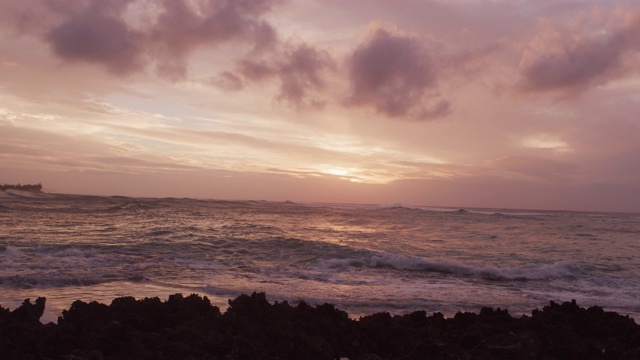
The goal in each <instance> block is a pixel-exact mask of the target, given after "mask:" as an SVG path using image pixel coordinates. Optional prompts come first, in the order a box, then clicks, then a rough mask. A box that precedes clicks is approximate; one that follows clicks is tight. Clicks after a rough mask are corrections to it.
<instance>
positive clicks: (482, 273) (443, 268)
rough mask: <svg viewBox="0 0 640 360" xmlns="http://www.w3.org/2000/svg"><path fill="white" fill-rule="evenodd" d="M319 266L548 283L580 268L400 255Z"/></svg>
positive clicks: (562, 263)
mask: <svg viewBox="0 0 640 360" xmlns="http://www.w3.org/2000/svg"><path fill="white" fill-rule="evenodd" d="M319 266H320V267H322V268H326V269H339V268H344V267H368V268H388V269H393V270H402V271H415V272H424V273H430V272H434V273H440V274H451V275H461V276H471V277H480V278H484V279H487V280H520V281H526V280H547V279H557V278H569V277H574V276H575V272H576V270H577V267H576V266H575V265H573V264H572V263H570V262H568V261H558V262H554V263H551V264H543V265H536V266H526V267H521V268H512V267H498V266H480V267H476V266H473V265H470V264H465V263H462V262H459V261H455V260H449V259H443V260H429V259H425V258H421V257H412V256H406V255H397V254H376V255H371V256H365V257H361V258H350V259H327V260H320V261H319Z"/></svg>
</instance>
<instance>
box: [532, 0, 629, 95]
mask: <svg viewBox="0 0 640 360" xmlns="http://www.w3.org/2000/svg"><path fill="white" fill-rule="evenodd" d="M639 38H640V8H635V9H618V10H617V11H615V10H614V11H606V10H597V11H594V12H592V13H591V14H590V15H589V16H588V17H582V18H579V19H578V20H577V21H574V22H573V23H570V24H569V26H565V27H562V26H560V25H559V24H557V23H554V22H551V21H542V22H541V25H540V27H539V29H538V34H537V35H536V36H535V38H534V39H533V40H532V41H531V42H530V43H529V45H528V46H527V49H526V50H525V52H524V54H523V57H522V60H521V62H520V74H521V83H520V86H521V89H522V90H523V91H525V92H542V91H550V90H559V91H564V92H569V93H576V92H578V93H579V92H581V91H584V90H585V89H587V88H588V87H590V86H592V85H594V84H603V83H607V82H610V81H612V80H615V79H618V78H620V77H622V76H623V74H625V72H626V71H628V70H630V69H629V66H628V63H627V61H628V59H629V58H630V57H631V56H633V55H637V54H638V52H639V51H640V41H638V39H639Z"/></svg>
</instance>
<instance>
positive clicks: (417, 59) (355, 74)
mask: <svg viewBox="0 0 640 360" xmlns="http://www.w3.org/2000/svg"><path fill="white" fill-rule="evenodd" d="M348 67H349V80H350V84H351V89H350V94H349V96H348V98H347V99H346V102H345V104H346V105H347V106H359V107H372V108H373V109H375V110H376V111H377V112H378V113H381V114H384V115H387V116H390V117H395V118H412V119H416V120H427V119H432V118H436V117H442V116H445V115H447V114H448V113H449V111H450V106H449V103H448V102H447V101H446V100H442V99H440V100H437V101H435V104H431V103H433V102H434V99H435V98H436V97H437V81H436V77H437V68H436V65H435V64H434V60H433V58H432V56H431V53H430V51H429V49H428V47H427V46H426V45H425V44H424V43H423V42H421V41H420V40H419V39H417V38H415V37H412V36H408V35H403V34H396V33H394V32H392V31H390V30H387V29H385V28H382V27H379V28H377V29H375V30H374V31H373V33H372V34H371V36H370V38H369V39H368V40H367V41H366V42H365V43H364V44H362V45H361V46H360V47H358V48H357V49H356V50H355V51H354V52H353V54H352V55H351V57H350V58H349V59H348ZM428 103H429V104H428Z"/></svg>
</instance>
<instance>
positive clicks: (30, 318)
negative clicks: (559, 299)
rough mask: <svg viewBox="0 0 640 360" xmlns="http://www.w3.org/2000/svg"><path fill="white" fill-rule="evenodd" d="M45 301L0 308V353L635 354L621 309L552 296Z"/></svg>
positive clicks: (637, 347) (637, 335)
mask: <svg viewBox="0 0 640 360" xmlns="http://www.w3.org/2000/svg"><path fill="white" fill-rule="evenodd" d="M44 305H45V300H44V298H38V299H37V300H36V302H35V304H32V303H31V302H30V301H29V300H25V302H24V303H23V304H22V306H20V307H19V308H17V309H15V310H14V311H9V310H7V309H3V308H1V307H0V354H1V358H2V359H43V358H48V359H133V358H136V359H228V360H230V359H339V358H341V357H346V358H349V359H351V360H358V359H360V360H367V359H368V360H372V359H375V360H379V359H639V358H640V327H639V326H638V325H637V324H636V323H635V321H634V320H633V319H631V318H629V317H628V316H621V315H619V314H616V313H613V312H605V311H604V310H603V309H601V308H599V307H591V308H588V309H584V308H581V307H579V306H578V305H577V304H576V303H575V302H566V303H563V304H556V303H553V302H551V303H550V304H549V305H548V306H545V307H544V308H543V309H542V310H534V311H533V312H532V315H531V316H530V317H529V316H521V317H518V318H515V317H512V316H511V315H509V313H508V312H507V311H506V310H501V309H500V308H498V309H492V308H486V307H485V308H482V309H481V310H480V312H479V313H478V314H476V313H458V314H456V315H455V316H454V317H453V318H450V319H446V318H445V317H444V316H443V315H442V314H440V313H435V314H433V315H431V316H427V314H426V313H425V312H424V311H417V312H414V313H411V314H407V315H402V316H399V315H396V316H392V315H390V314H388V313H378V314H373V315H370V316H365V317H362V318H360V319H359V320H353V319H350V318H349V317H348V315H347V313H345V312H344V311H341V310H338V309H336V308H335V307H334V306H333V305H329V304H324V305H318V306H310V305H308V304H307V303H305V302H300V303H299V304H298V305H296V306H291V305H289V304H288V303H287V302H282V303H278V302H276V303H273V304H271V303H269V302H268V301H267V300H266V296H265V294H264V293H254V294H252V295H241V296H239V297H238V298H236V299H235V300H230V301H229V308H228V310H227V311H226V312H225V313H224V314H221V313H220V310H219V309H218V308H217V307H215V306H212V305H211V303H210V302H209V300H208V299H207V298H206V297H200V296H198V295H190V296H187V297H183V296H182V295H180V294H176V295H172V296H170V297H169V299H168V300H167V301H161V300H160V299H158V298H145V299H141V300H136V299H134V298H132V297H123V298H118V299H115V300H113V302H112V303H111V304H110V305H104V304H99V303H97V302H91V303H85V302H82V301H76V302H74V303H73V304H72V305H71V307H70V308H69V310H65V311H63V313H62V316H61V317H60V318H59V319H58V323H57V324H47V325H42V324H40V322H39V321H38V319H39V318H40V316H42V313H43V311H44Z"/></svg>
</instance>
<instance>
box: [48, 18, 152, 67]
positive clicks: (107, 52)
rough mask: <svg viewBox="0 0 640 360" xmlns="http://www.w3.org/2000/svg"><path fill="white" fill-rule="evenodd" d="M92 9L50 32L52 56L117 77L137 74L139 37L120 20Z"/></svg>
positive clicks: (139, 35) (139, 49)
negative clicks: (101, 67)
mask: <svg viewBox="0 0 640 360" xmlns="http://www.w3.org/2000/svg"><path fill="white" fill-rule="evenodd" d="M97 8H99V7H97V6H95V7H92V9H97ZM92 9H90V10H88V11H87V12H86V13H85V14H83V15H82V16H77V17H72V18H70V19H69V20H68V21H66V22H65V23H63V24H61V25H60V26H58V27H56V28H54V29H52V30H51V32H49V34H48V36H47V41H49V43H50V44H51V46H52V49H53V51H54V53H55V54H56V55H58V56H59V57H61V58H63V59H65V60H81V61H86V62H94V63H99V64H102V65H104V66H105V67H106V68H107V69H108V70H109V71H111V72H113V73H115V74H118V75H125V74H128V73H131V72H133V71H136V70H139V69H140V68H141V67H142V59H141V55H142V50H143V49H142V48H141V44H140V43H141V40H142V36H141V34H138V33H136V32H134V31H131V30H130V29H129V28H128V27H127V24H125V23H124V22H123V21H122V20H120V19H118V18H116V17H111V16H105V15H104V14H102V13H101V12H100V11H92Z"/></svg>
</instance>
